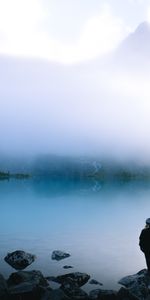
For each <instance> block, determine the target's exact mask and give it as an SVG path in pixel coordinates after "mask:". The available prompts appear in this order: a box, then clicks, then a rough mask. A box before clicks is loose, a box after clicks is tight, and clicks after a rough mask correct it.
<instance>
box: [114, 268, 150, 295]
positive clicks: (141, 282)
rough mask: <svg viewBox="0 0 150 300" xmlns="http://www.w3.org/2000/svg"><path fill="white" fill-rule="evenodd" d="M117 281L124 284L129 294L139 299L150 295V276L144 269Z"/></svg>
mask: <svg viewBox="0 0 150 300" xmlns="http://www.w3.org/2000/svg"><path fill="white" fill-rule="evenodd" d="M119 283H120V284H122V285H123V286H125V287H126V288H127V289H128V290H129V291H130V293H131V295H133V296H135V297H137V299H139V300H143V299H147V298H148V297H149V295H150V276H149V275H148V273H147V270H146V269H144V270H141V271H140V272H138V273H136V274H134V275H130V276H126V277H124V278H122V279H121V280H120V281H119Z"/></svg>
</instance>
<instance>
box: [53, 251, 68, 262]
mask: <svg viewBox="0 0 150 300" xmlns="http://www.w3.org/2000/svg"><path fill="white" fill-rule="evenodd" d="M69 256H70V254H69V253H66V252H63V251H60V250H54V251H53V252H52V256H51V258H52V259H53V260H57V261H59V260H61V259H64V258H67V257H69Z"/></svg>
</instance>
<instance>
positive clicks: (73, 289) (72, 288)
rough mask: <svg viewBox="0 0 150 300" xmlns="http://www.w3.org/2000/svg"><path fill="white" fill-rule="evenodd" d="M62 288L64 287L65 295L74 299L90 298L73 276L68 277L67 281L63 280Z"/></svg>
mask: <svg viewBox="0 0 150 300" xmlns="http://www.w3.org/2000/svg"><path fill="white" fill-rule="evenodd" d="M60 289H62V290H63V292H64V293H65V295H67V296H68V297H69V298H70V299H72V300H77V299H78V300H86V299H89V297H88V294H87V293H86V292H85V291H83V290H82V289H81V288H80V287H79V286H78V284H77V283H76V282H74V281H73V280H72V279H71V278H68V279H67V280H66V282H63V284H62V285H61V287H60Z"/></svg>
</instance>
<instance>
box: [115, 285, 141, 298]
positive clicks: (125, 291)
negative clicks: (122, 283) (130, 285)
mask: <svg viewBox="0 0 150 300" xmlns="http://www.w3.org/2000/svg"><path fill="white" fill-rule="evenodd" d="M117 300H138V298H137V297H136V296H134V295H132V294H131V293H130V291H129V290H128V289H126V288H124V287H121V289H120V290H119V291H118V293H117Z"/></svg>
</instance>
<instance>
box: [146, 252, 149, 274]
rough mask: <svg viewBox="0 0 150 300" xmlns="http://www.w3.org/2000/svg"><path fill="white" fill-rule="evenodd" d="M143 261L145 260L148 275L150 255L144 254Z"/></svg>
mask: <svg viewBox="0 0 150 300" xmlns="http://www.w3.org/2000/svg"><path fill="white" fill-rule="evenodd" d="M145 259H146V264H147V269H148V272H149V273H150V253H145Z"/></svg>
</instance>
